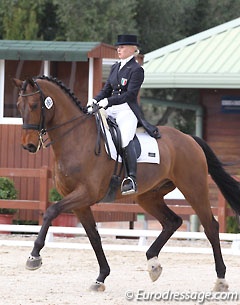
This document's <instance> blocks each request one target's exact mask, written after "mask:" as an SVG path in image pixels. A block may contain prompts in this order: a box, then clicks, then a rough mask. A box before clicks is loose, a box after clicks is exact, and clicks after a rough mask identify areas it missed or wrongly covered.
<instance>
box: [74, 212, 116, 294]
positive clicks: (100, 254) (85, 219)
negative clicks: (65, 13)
mask: <svg viewBox="0 0 240 305" xmlns="http://www.w3.org/2000/svg"><path fill="white" fill-rule="evenodd" d="M75 213H76V214H77V216H78V218H79V220H80V222H81V223H82V225H83V227H84V229H85V231H86V234H87V236H88V238H89V241H90V243H91V245H92V247H93V250H94V252H95V254H96V257H97V260H98V264H99V268H100V271H99V275H98V277H97V279H96V281H95V282H94V283H93V284H92V285H91V287H90V290H94V291H104V290H105V285H104V281H105V279H106V277H107V276H108V275H109V274H110V267H109V265H108V262H107V259H106V256H105V254H104V251H103V248H102V242H101V237H100V235H99V233H98V230H97V227H96V222H95V219H94V217H93V214H92V211H91V208H90V207H87V208H83V209H79V210H77V211H75Z"/></svg>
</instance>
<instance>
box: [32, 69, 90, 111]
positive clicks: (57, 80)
mask: <svg viewBox="0 0 240 305" xmlns="http://www.w3.org/2000/svg"><path fill="white" fill-rule="evenodd" d="M34 79H35V80H37V79H43V80H47V81H49V82H52V83H54V84H56V85H57V86H58V87H60V88H61V89H62V90H63V91H64V92H65V93H66V94H67V95H68V96H69V97H70V98H71V100H72V101H73V102H74V103H75V104H76V106H77V107H78V108H79V109H80V110H81V111H83V112H84V113H86V112H87V110H86V107H83V106H82V105H81V102H80V100H79V99H78V98H77V97H76V95H75V94H74V93H73V92H72V91H71V90H70V89H69V88H67V87H66V85H65V84H64V83H63V82H62V81H61V80H59V79H57V78H56V77H52V76H46V75H42V76H37V77H36V78H34Z"/></svg>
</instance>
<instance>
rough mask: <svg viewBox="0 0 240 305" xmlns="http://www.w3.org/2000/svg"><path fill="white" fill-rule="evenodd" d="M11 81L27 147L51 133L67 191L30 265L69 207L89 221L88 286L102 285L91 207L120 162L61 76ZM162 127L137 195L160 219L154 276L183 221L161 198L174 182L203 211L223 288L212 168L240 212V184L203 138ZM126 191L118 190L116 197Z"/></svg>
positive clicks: (103, 265) (105, 270) (36, 263)
mask: <svg viewBox="0 0 240 305" xmlns="http://www.w3.org/2000/svg"><path fill="white" fill-rule="evenodd" d="M13 82H14V84H15V86H16V87H17V88H18V89H19V97H18V101H17V107H18V110H19V111H20V114H21V117H22V119H23V130H22V139H21V141H22V146H23V148H24V149H26V150H28V151H29V152H30V153H36V152H37V151H38V150H39V149H40V148H41V147H42V146H44V145H45V144H44V141H43V137H44V134H45V133H46V132H47V133H48V136H49V140H48V141H50V142H48V146H49V145H51V146H52V149H53V154H54V159H55V171H54V173H55V180H56V186H57V189H58V190H59V192H60V193H61V194H62V195H63V196H64V198H63V199H62V200H60V201H59V202H57V203H55V204H53V205H51V206H50V207H49V208H48V209H47V210H46V212H45V214H44V217H43V224H42V226H41V229H40V231H39V234H38V236H37V238H36V240H35V242H34V247H33V249H32V252H31V255H30V256H29V258H28V260H27V263H26V267H27V269H30V270H35V269H38V268H39V267H40V266H41V265H42V258H41V256H40V251H41V249H42V248H43V247H44V244H45V238H46V234H47V231H48V229H49V226H50V225H51V222H52V220H53V219H54V218H56V217H57V216H58V215H59V214H60V213H62V212H65V211H67V210H72V211H74V213H75V214H76V215H77V217H78V219H79V221H80V222H81V224H82V226H83V227H84V229H85V231H86V234H87V236H88V238H89V241H90V243H91V245H92V247H93V250H94V252H95V255H96V258H97V261H98V264H99V275H98V277H97V279H96V281H94V283H93V284H92V285H91V287H90V288H91V289H92V290H95V291H103V290H105V284H104V281H105V279H106V277H107V276H108V275H109V274H110V267H109V265H108V262H107V259H106V256H105V253H104V251H103V248H102V244H101V238H100V235H99V233H98V230H97V228H96V223H95V220H94V217H93V214H92V211H91V206H92V205H93V204H95V203H98V202H100V201H101V200H102V199H103V198H104V196H105V194H106V192H107V190H108V187H109V182H110V179H111V175H112V173H113V170H114V166H115V161H114V160H110V158H109V157H108V155H107V153H106V152H105V150H103V151H102V153H101V154H100V155H98V156H97V155H96V154H95V152H94V150H95V144H96V139H97V131H96V121H95V118H94V115H90V114H88V113H87V109H86V106H85V105H82V103H81V102H80V101H79V100H78V99H77V98H76V96H75V95H74V94H73V92H71V91H70V90H69V89H68V88H67V87H66V86H65V85H64V84H63V83H62V82H61V81H60V80H58V79H55V78H52V77H47V76H39V77H36V78H33V79H32V78H28V79H26V80H24V81H22V80H18V79H13ZM159 130H160V133H161V138H160V139H158V140H157V143H158V146H159V150H160V154H161V162H160V164H150V163H139V164H138V171H137V181H138V193H137V194H135V195H134V200H135V201H136V202H137V203H138V204H139V205H140V206H141V207H142V208H143V209H144V210H145V211H146V212H147V213H149V214H151V215H152V216H154V217H155V218H156V219H157V220H158V221H159V223H160V224H161V226H162V231H161V232H160V234H159V236H158V237H157V238H156V240H155V241H154V242H153V243H152V245H151V246H150V247H149V249H148V250H147V252H146V257H147V261H148V271H149V275H150V278H151V279H152V280H153V281H155V280H157V279H158V277H159V276H160V274H161V270H162V267H161V265H160V262H159V260H158V256H159V253H160V250H161V249H162V247H163V246H164V245H165V244H166V242H167V241H168V240H169V238H170V237H171V236H172V234H173V233H174V232H175V231H176V230H177V229H178V228H179V227H180V226H181V224H182V219H181V217H179V216H178V215H176V214H175V213H174V212H173V211H172V210H171V209H170V208H169V207H168V206H167V205H166V203H165V202H164V196H165V195H166V194H167V193H169V192H171V191H172V190H174V189H175V188H176V187H177V188H178V189H179V190H180V191H181V192H182V193H183V195H184V197H185V198H186V200H187V201H188V202H189V203H190V205H191V206H192V208H193V209H194V210H195V212H196V214H197V215H198V217H199V219H200V221H201V224H202V226H203V227H204V232H205V234H206V236H207V238H208V240H209V242H210V244H211V246H212V249H213V255H214V260H215V269H216V274H217V281H216V284H215V287H214V290H215V291H226V290H227V289H228V284H227V282H226V280H225V272H226V267H225V264H224V261H223V257H222V253H221V247H220V241H219V224H218V222H217V221H216V220H215V218H214V216H213V214H212V211H211V207H210V202H209V190H208V173H210V175H211V177H212V178H213V180H214V181H215V182H216V184H217V186H218V187H219V189H220V190H221V192H222V193H223V195H224V197H225V198H226V200H227V201H228V203H229V204H230V206H231V207H232V208H233V209H234V211H235V212H236V213H237V214H240V202H239V201H240V196H239V195H240V188H239V183H238V182H237V181H236V180H235V179H233V178H232V177H231V176H230V175H229V174H228V173H227V172H226V171H225V170H224V168H223V166H222V163H221V162H220V161H219V159H218V158H217V157H216V155H215V154H214V152H213V151H212V150H211V148H210V147H209V146H208V145H207V143H206V142H205V141H203V140H202V139H200V138H198V137H193V136H190V135H187V134H184V133H182V132H180V131H179V130H177V129H174V128H172V127H167V126H162V127H159ZM102 145H103V143H102ZM46 146H47V145H46ZM121 197H122V195H121V193H120V190H118V191H117V194H116V199H119V198H121Z"/></svg>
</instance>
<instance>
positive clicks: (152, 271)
mask: <svg viewBox="0 0 240 305" xmlns="http://www.w3.org/2000/svg"><path fill="white" fill-rule="evenodd" d="M148 272H149V276H150V278H151V280H152V281H153V282H155V281H156V280H157V279H158V278H159V276H160V275H161V273H162V267H161V265H160V263H159V262H158V258H157V256H155V257H153V258H151V259H150V260H149V261H148Z"/></svg>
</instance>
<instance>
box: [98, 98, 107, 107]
mask: <svg viewBox="0 0 240 305" xmlns="http://www.w3.org/2000/svg"><path fill="white" fill-rule="evenodd" d="M98 105H99V107H100V108H106V107H107V105H108V99H107V98H104V99H103V100H101V101H99V102H98Z"/></svg>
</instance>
